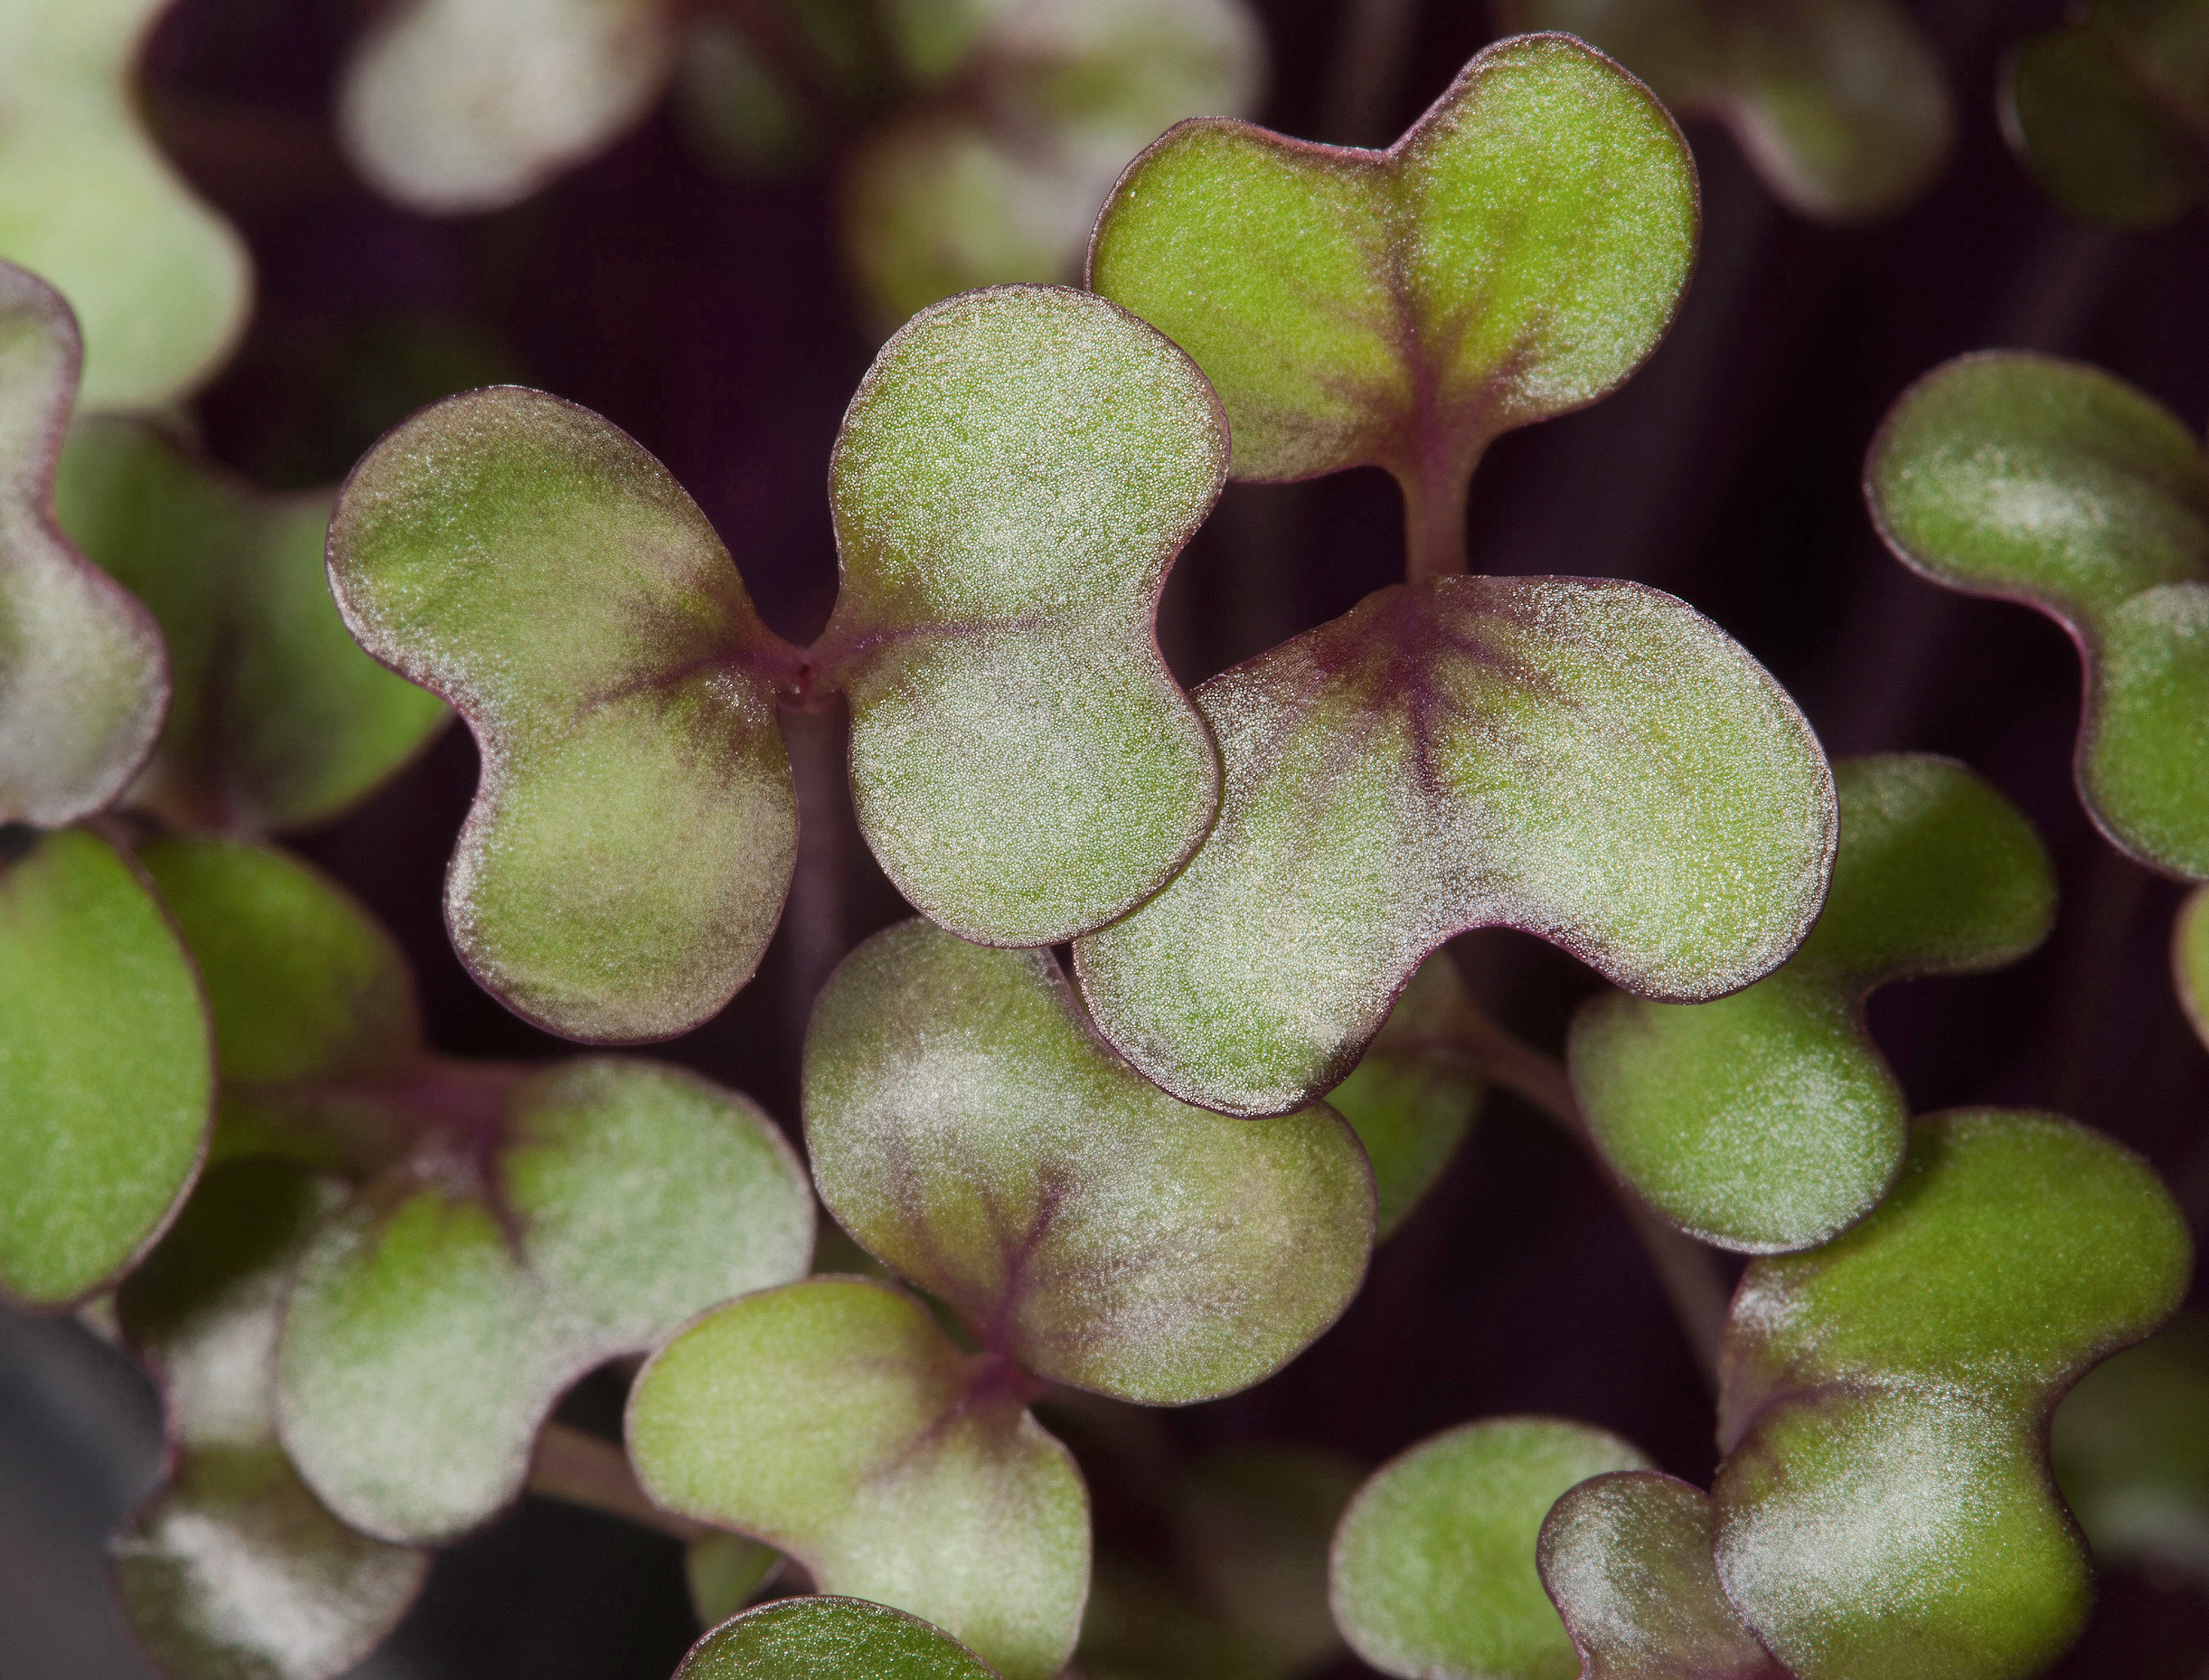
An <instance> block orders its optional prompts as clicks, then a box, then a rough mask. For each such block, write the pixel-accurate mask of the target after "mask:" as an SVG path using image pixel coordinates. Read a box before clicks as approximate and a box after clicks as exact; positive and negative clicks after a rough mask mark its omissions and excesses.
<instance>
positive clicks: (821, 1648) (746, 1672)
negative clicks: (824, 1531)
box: [673, 1598, 997, 1680]
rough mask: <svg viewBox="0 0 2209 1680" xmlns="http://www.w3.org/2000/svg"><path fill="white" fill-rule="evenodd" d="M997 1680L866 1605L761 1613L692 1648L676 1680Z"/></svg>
mask: <svg viewBox="0 0 2209 1680" xmlns="http://www.w3.org/2000/svg"><path fill="white" fill-rule="evenodd" d="M862 1676H864V1680H997V1676H996V1670H994V1669H991V1668H989V1667H987V1666H985V1665H983V1664H982V1663H980V1662H978V1661H977V1660H976V1659H975V1657H974V1654H973V1653H972V1652H970V1651H968V1650H966V1648H964V1647H962V1646H960V1643H959V1642H958V1641H956V1640H954V1639H953V1638H952V1637H951V1636H950V1635H948V1634H947V1633H945V1632H943V1630H942V1629H940V1628H933V1627H930V1625H929V1624H928V1623H925V1622H923V1621H921V1620H920V1619H919V1618H918V1617H912V1616H907V1615H906V1614H905V1612H904V1611H897V1610H892V1609H891V1608H889V1607H888V1605H878V1604H870V1603H868V1602H867V1601H866V1600H864V1599H838V1598H817V1599H784V1600H783V1601H782V1602H781V1603H779V1604H772V1605H761V1606H760V1608H759V1609H757V1610H755V1611H751V1612H749V1614H747V1615H744V1616H740V1617H737V1618H736V1620H734V1621H732V1622H729V1623H725V1624H723V1625H722V1626H720V1627H718V1628H716V1629H713V1632H711V1633H709V1634H707V1635H706V1637H705V1638H703V1639H701V1640H700V1641H698V1642H697V1644H695V1645H694V1646H693V1647H690V1652H689V1655H688V1656H686V1657H684V1658H683V1662H682V1665H681V1666H680V1667H678V1668H677V1670H676V1671H675V1674H674V1677H673V1680H857V1677H862Z"/></svg>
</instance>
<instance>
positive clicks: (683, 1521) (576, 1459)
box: [529, 1423, 721, 1545]
mask: <svg viewBox="0 0 2209 1680" xmlns="http://www.w3.org/2000/svg"><path fill="white" fill-rule="evenodd" d="M529 1491H531V1492H532V1493H538V1494H542V1495H543V1496H544V1497H546V1498H547V1499H557V1500H559V1501H561V1502H562V1503H564V1504H569V1505H580V1506H581V1507H582V1508H583V1509H585V1510H587V1511H598V1512H601V1513H603V1514H604V1515H607V1516H617V1517H621V1518H623V1520H625V1521H629V1522H634V1523H637V1524H639V1525H641V1527H646V1528H653V1529H657V1530H658V1531H659V1533H663V1534H669V1535H672V1536H673V1537H674V1538H675V1539H678V1540H681V1541H682V1542H683V1544H685V1545H689V1543H690V1542H691V1541H693V1540H702V1539H705V1538H706V1537H707V1535H709V1534H718V1533H720V1532H721V1531H720V1530H719V1529H718V1528H711V1527H707V1525H706V1524H704V1523H702V1522H693V1521H690V1520H689V1518H688V1517H680V1516H677V1515H675V1514H674V1513H673V1512H672V1511H663V1510H661V1509H659V1506H657V1505H655V1504H653V1503H652V1501H651V1500H650V1499H649V1498H647V1497H646V1496H645V1491H644V1490H643V1489H642V1488H641V1487H639V1486H638V1485H637V1482H636V1476H635V1473H634V1472H632V1471H631V1470H630V1469H629V1455H627V1454H626V1453H624V1452H623V1451H622V1449H620V1448H619V1447H617V1446H616V1445H614V1443H612V1442H611V1441H601V1440H600V1439H599V1437H597V1436H595V1435H587V1434H585V1433H584V1432H583V1431H581V1430H580V1429H570V1428H569V1426H568V1425H566V1424H563V1423H548V1424H546V1425H545V1427H544V1429H543V1430H542V1431H539V1434H538V1437H537V1451H536V1454H535V1455H534V1456H533V1457H532V1458H531V1460H530V1461H529Z"/></svg>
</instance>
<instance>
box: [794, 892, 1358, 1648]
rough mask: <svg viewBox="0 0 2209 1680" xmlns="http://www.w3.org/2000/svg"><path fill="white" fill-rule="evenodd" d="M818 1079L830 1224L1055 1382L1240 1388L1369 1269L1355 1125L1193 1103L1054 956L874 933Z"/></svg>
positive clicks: (823, 1009)
mask: <svg viewBox="0 0 2209 1680" xmlns="http://www.w3.org/2000/svg"><path fill="white" fill-rule="evenodd" d="M804 1084H805V1135H806V1142H807V1144H808V1146H809V1148H810V1152H811V1155H812V1158H813V1173H814V1179H815V1182H816V1184H817V1185H818V1186H819V1188H820V1191H821V1198H822V1201H823V1202H825V1203H827V1204H828V1210H829V1211H830V1212H831V1213H832V1214H834V1215H835V1216H836V1220H837V1222H838V1223H839V1224H840V1225H841V1226H843V1227H844V1228H845V1229H846V1230H847V1231H849V1232H851V1233H852V1234H853V1235H854V1236H856V1237H857V1238H858V1239H859V1240H860V1241H861V1242H862V1243H863V1244H864V1245H865V1246H866V1247H867V1248H868V1249H869V1250H870V1251H872V1252H873V1253H875V1254H876V1255H877V1256H879V1257H881V1258H882V1260H883V1261H885V1262H887V1263H888V1264H889V1265H890V1266H891V1267H892V1268H893V1269H894V1270H896V1271H897V1272H899V1273H900V1274H901V1275H903V1276H905V1277H906V1278H909V1279H911V1280H912V1281H913V1282H914V1283H916V1284H918V1286H919V1287H922V1288H924V1289H925V1290H927V1291H928V1292H929V1293H930V1294H932V1295H934V1296H936V1297H937V1298H938V1299H942V1300H943V1301H945V1302H947V1303H948V1304H949V1305H950V1306H951V1307H952V1308H953V1309H954V1311H956V1312H957V1313H958V1314H959V1316H960V1319H961V1320H962V1321H963V1322H964V1323H966V1327H967V1328H968V1329H970V1330H972V1332H973V1333H974V1335H975V1336H976V1337H977V1339H978V1341H980V1342H981V1344H982V1346H983V1347H984V1348H985V1349H986V1350H988V1351H990V1352H992V1353H998V1354H1001V1355H1002V1356H1004V1357H1006V1358H1008V1359H1011V1360H1013V1361H1014V1362H1015V1363H1017V1364H1018V1365H1021V1366H1023V1367H1025V1368H1026V1370H1028V1371H1033V1372H1035V1373H1036V1374H1038V1375H1039V1376H1042V1377H1050V1378H1051V1379H1052V1380H1054V1381H1056V1382H1061V1383H1072V1384H1074V1385H1075V1386H1076V1387H1080V1388H1085V1389H1097V1390H1098V1391H1100V1392H1102V1393H1105V1394H1111V1395H1118V1396H1120V1397H1121V1398H1123V1399H1128V1400H1135V1401H1142V1402H1144V1403H1147V1404H1150V1405H1179V1404H1183V1403H1184V1402H1187V1401H1195V1400H1205V1399H1210V1398H1212V1397H1213V1396H1214V1395H1224V1394H1231V1393H1233V1392H1235V1391H1236V1390H1237V1389H1244V1388H1248V1387H1249V1385H1250V1384H1251V1383H1255V1382H1258V1381H1259V1380H1261V1378H1263V1377H1267V1376H1269V1375H1271V1374H1272V1373H1273V1371H1277V1370H1279V1368H1280V1367H1281V1366H1282V1365H1285V1364H1286V1363H1287V1362H1288V1361H1289V1360H1290V1359H1293V1358H1294V1357H1295V1356H1296V1355H1297V1353H1301V1352H1302V1351H1303V1349H1304V1347H1307V1346H1309V1344H1310V1342H1311V1341H1312V1340H1313V1339H1314V1338H1315V1336H1317V1335H1319V1334H1320V1332H1321V1331H1322V1330H1324V1329H1326V1328H1327V1326H1328V1325H1329V1324H1331V1323H1333V1322H1334V1320H1335V1319H1336V1317H1339V1315H1340V1313H1341V1312H1342V1310H1343V1309H1344V1308H1345V1306H1347V1305H1349V1304H1350V1301H1351V1297H1352V1296H1353V1295H1355V1294H1356V1293H1357V1287H1358V1285H1359V1283H1361V1282H1362V1281H1363V1279H1364V1275H1365V1263H1366V1259H1367V1257H1368V1254H1369V1251H1370V1250H1371V1246H1372V1240H1373V1179H1372V1174H1371V1172H1370V1170H1369V1167H1367V1165H1366V1161H1365V1158H1364V1155H1363V1151H1362V1150H1360V1149H1359V1148H1358V1147H1357V1139H1356V1137H1355V1136H1354V1135H1353V1134H1352V1133H1351V1130H1350V1128H1349V1127H1348V1126H1347V1125H1344V1124H1343V1122H1342V1120H1341V1119H1340V1117H1339V1116H1338V1115H1336V1114H1334V1113H1333V1112H1331V1111H1330V1110H1328V1109H1326V1108H1324V1107H1321V1108H1315V1109H1310V1110H1307V1111H1305V1112H1303V1113H1297V1114H1292V1115H1289V1116H1285V1117H1284V1118H1281V1119H1275V1120H1270V1121H1267V1122H1264V1123H1261V1124H1253V1123H1249V1122H1237V1121H1233V1120H1228V1119H1222V1118H1220V1117H1219V1116H1218V1115H1216V1114H1210V1113H1202V1112H1199V1111H1193V1110H1191V1109H1189V1108H1188V1107H1184V1106H1183V1104H1181V1103H1178V1102H1177V1101H1174V1100H1173V1099H1172V1098H1171V1097H1170V1096H1168V1095H1165V1093H1164V1092H1162V1091H1159V1089H1156V1088H1155V1087H1153V1086H1152V1085H1150V1084H1148V1083H1146V1082H1145V1081H1144V1080H1142V1079H1141V1078H1139V1077H1137V1076H1136V1075H1135V1072H1134V1071H1131V1070H1130V1069H1129V1068H1128V1067H1127V1066H1126V1065H1124V1064H1123V1063H1122V1062H1120V1061H1119V1060H1118V1059H1117V1058H1115V1057H1114V1056H1113V1055H1112V1054H1111V1053H1110V1052H1109V1051H1107V1050H1106V1049H1104V1047H1102V1046H1101V1045H1099V1044H1098V1042H1097V1041H1095V1040H1094V1039H1093V1038H1092V1036H1091V1035H1089V1034H1088V1033H1087V1031H1086V1029H1085V1028H1084V1025H1083V1023H1082V1020H1081V1015H1080V1008H1079V1006H1078V1005H1076V1003H1075V1001H1074V996H1073V993H1072V991H1071V989H1070V988H1069V987H1068V986H1067V984H1066V982H1065V980H1064V979H1063V977H1062V975H1060V973H1059V971H1058V966H1057V963H1056V962H1055V961H1054V960H1053V959H1052V957H1050V954H1049V953H1048V952H1044V951H993V950H990V949H987V948H985V947H983V946H979V945H969V944H967V943H966V941H964V940H962V939H954V938H953V937H952V936H951V935H950V934H948V933H943V932H942V931H940V930H938V929H936V928H934V927H930V926H929V925H928V924H927V923H926V922H924V921H909V922H906V923H904V924H902V925H901V926H900V927H893V928H891V929H889V930H888V932H887V933H881V934H878V935H877V936H876V937H875V938H874V939H870V941H868V942H867V944H865V945H862V946H861V947H860V948H859V949H858V951H855V952H853V953H852V956H850V957H847V958H846V960H845V962H844V963H843V966H842V967H840V969H837V971H836V973H835V974H834V976H832V977H831V979H830V980H829V982H828V985H827V986H826V987H824V988H823V989H822V993H821V999H820V1001H819V1003H818V1004H817V1005H816V1008H815V1011H814V1017H813V1025H812V1028H811V1030H810V1033H809V1034H808V1035H807V1040H806V1054H805V1075H804ZM947 1625H949V1624H947ZM954 1631H955V1629H954ZM987 1654H988V1653H987V1651H984V1655H987Z"/></svg>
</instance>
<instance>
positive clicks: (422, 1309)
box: [279, 1058, 813, 1542]
mask: <svg viewBox="0 0 2209 1680" xmlns="http://www.w3.org/2000/svg"><path fill="white" fill-rule="evenodd" d="M418 1101H419V1102H420V1103H421V1105H422V1111H423V1117H424V1120H425V1121H429V1122H431V1123H432V1124H430V1125H428V1126H427V1127H426V1129H425V1132H424V1138H423V1141H422V1142H421V1143H420V1144H419V1145H418V1147H417V1148H416V1149H415V1152H414V1153H413V1155H412V1156H411V1157H410V1158H409V1159H408V1160H407V1161H405V1162H403V1163H402V1164H401V1165H400V1166H398V1167H394V1168H393V1169H391V1170H390V1171H389V1172H388V1173H386V1174H385V1175H384V1176H383V1177H382V1178H381V1179H377V1180H376V1181H374V1182H372V1183H370V1185H368V1186H367V1188H366V1189H364V1191H362V1192H361V1193H360V1194H359V1195H358V1197H355V1199H354V1200H353V1202H352V1203H351V1204H350V1205H349V1206H348V1207H347V1208H346V1209H345V1210H344V1211H343V1212H342V1213H340V1215H337V1216H336V1217H335V1218H334V1219H333V1220H331V1221H328V1223H326V1224H325V1225H324V1226H323V1227H322V1230H321V1231H320V1232H319V1233H317V1234H316V1238H315V1239H314V1241H313V1243H312V1244H311V1245H310V1247H309V1248H308V1250H307V1252H306V1254H305V1256H304V1258H303V1259H302V1260H301V1262H300V1263H299V1269H298V1277H297V1279H296V1281H295V1282H294V1284H293V1287H292V1295H291V1299H290V1302H289V1305H288V1306H287V1308H286V1316H285V1323H284V1336H283V1343H282V1347H281V1351H280V1358H279V1375H280V1389H279V1405H280V1422H281V1425H282V1430H283V1437H284V1444H285V1446H286V1449H287V1450H289V1452H290V1453H291V1455H292V1461H293V1462H294V1463H295V1464H297V1465H298V1467H299V1471H300V1473H301V1474H302V1475H304V1477H305V1478H306V1479H307V1482H308V1484H309V1485H310V1486H311V1487H312V1488H313V1489H314V1490H315V1491H316V1494H317V1495H318V1496H319V1497H321V1498H322V1501H323V1503H326V1504H328V1506H329V1507H330V1509H332V1510H334V1511H335V1512H337V1513H338V1515H340V1516H341V1517H343V1518H344V1519H345V1520H346V1521H347V1522H349V1523H351V1524H352V1526H353V1527H357V1528H358V1529H361V1530H362V1531H363V1532H364V1533H371V1534H376V1535H380V1536H382V1537H383V1538H385V1539H396V1540H412V1541H421V1542H427V1541H434V1540H441V1539H449V1538H451V1537H452V1536H454V1535H455V1534H459V1533H463V1532H465V1531H466V1530H467V1529H470V1528H472V1527H475V1526H476V1525H478V1524H479V1523H480V1522H482V1521H485V1519H487V1518H489V1517H490V1516H491V1515H494V1514H495V1513H496V1512H497V1511H498V1510H499V1509H501V1508H503V1506H505V1505H506V1504H507V1503H509V1502H510V1501H511V1500H513V1499H514V1498H515V1497H516V1496H517V1495H519V1494H520V1493H521V1487H522V1483H523V1480H524V1479H525V1477H526V1476H527V1471H528V1464H529V1455H530V1449H531V1447H532V1444H533V1443H534V1441H535V1440H536V1437H537V1431H538V1429H539V1426H540V1425H542V1424H543V1422H544V1420H545V1417H546V1416H547V1415H548V1414H549V1413H551V1409H552V1407H553V1403H554V1402H555V1401H557V1400H558V1399H559V1397H560V1395H561V1394H562V1393H563V1391H564V1390H565V1389H567V1388H568V1387H569V1384H571V1383H574V1382H575V1380H576V1379H577V1378H578V1377H581V1376H582V1375H583V1374H584V1373H585V1372H586V1371H589V1370H591V1369H592V1368H593V1366H596V1365H601V1364H603V1363H605V1361H606V1360H607V1359H611V1358H613V1357H615V1356H616V1355H617V1354H622V1353H641V1352H643V1351H645V1350H646V1349H648V1348H650V1347H653V1346H654V1345H655V1344H657V1343H658V1342H659V1341H661V1340H662V1339H663V1338H665V1336H667V1335H670V1334H671V1332H672V1331H673V1330H674V1329H676V1328H677V1326H678V1325H680V1324H682V1323H683V1321H684V1320H686V1319H688V1318H689V1317H692V1316H693V1315H695V1314H696V1313H698V1312H700V1311H703V1310H704V1309H705V1308H706V1307H708V1306H710V1305H713V1303H714V1302H716V1301H722V1300H726V1299H729V1298H730V1297H731V1296H733V1295H738V1294H742V1293H744V1292H745V1291H747V1290H751V1289H758V1288H762V1287H767V1286H770V1285H773V1284H777V1283H781V1282H784V1281H787V1280H789V1279H792V1278H795V1277H801V1276H803V1275H804V1272H805V1269H806V1265H807V1263H808V1261H809V1260H810V1257H811V1255H812V1251H813V1199H812V1197H811V1195H810V1193H809V1191H807V1189H806V1186H805V1179H804V1172H803V1170H802V1169H801V1168H800V1167H799V1166H798V1161H797V1158H796V1156H795V1155H794V1154H793V1153H792V1150H791V1149H790V1147H789V1145H788V1144H786V1143H784V1142H783V1140H782V1135H781V1133H780V1132H779V1131H777V1130H776V1129H775V1127H774V1125H773V1122H771V1121H770V1120H769V1119H767V1117H766V1115H764V1114H763V1113H761V1112H760V1110H759V1109H758V1107H756V1106H755V1105H754V1104H753V1103H751V1102H750V1101H748V1100H747V1099H745V1098H743V1097H741V1096H737V1095H735V1094H734V1093H732V1092H729V1091H725V1090H723V1089H721V1088H720V1087H719V1086H717V1085H713V1084H711V1083H708V1082H707V1081H706V1080H703V1079H701V1078H699V1077H697V1076H695V1074H690V1073H687V1072H684V1071H680V1070H678V1069H675V1068H671V1067H663V1066H659V1065H655V1064H652V1063H648V1062H637V1061H626V1060H619V1059H613V1058H596V1059H588V1060H584V1061H579V1062H573V1063H569V1064H565V1065H561V1066H559V1067H557V1068H554V1069H552V1070H551V1071H546V1072H543V1073H538V1074H533V1075H525V1074H522V1073H521V1072H519V1071H517V1072H515V1074H514V1075H513V1076H512V1077H509V1079H508V1080H507V1081H506V1082H505V1083H504V1085H503V1087H498V1086H491V1087H486V1086H485V1085H483V1084H481V1083H470V1084H464V1085H460V1086H457V1087H455V1088H454V1089H453V1090H452V1092H451V1093H450V1095H449V1098H448V1101H449V1103H450V1105H451V1112H449V1113H443V1114H441V1113H438V1112H437V1110H436V1108H435V1107H431V1106H430V1105H431V1104H432V1103H433V1102H434V1101H436V1094H435V1093H434V1092H425V1093H424V1094H423V1095H421V1096H419V1097H418ZM439 1120H442V1121H443V1124H442V1125H438V1124H435V1122H436V1121H439Z"/></svg>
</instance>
